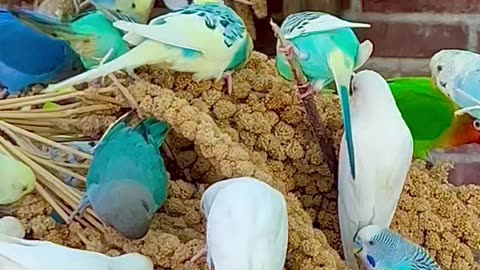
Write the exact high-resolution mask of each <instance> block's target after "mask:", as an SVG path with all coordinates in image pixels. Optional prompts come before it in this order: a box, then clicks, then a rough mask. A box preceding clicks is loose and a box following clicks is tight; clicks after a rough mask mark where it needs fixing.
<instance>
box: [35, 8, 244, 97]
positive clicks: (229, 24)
mask: <svg viewBox="0 0 480 270" xmlns="http://www.w3.org/2000/svg"><path fill="white" fill-rule="evenodd" d="M114 26H115V27H117V28H119V29H121V30H123V31H125V32H127V34H126V35H125V36H124V40H126V41H127V42H128V43H130V44H132V45H134V46H136V47H134V48H133V49H131V50H130V51H129V52H128V53H126V54H124V55H122V56H121V57H119V58H117V59H115V60H114V61H111V62H109V63H106V64H104V65H101V66H99V67H97V68H95V69H92V70H89V71H87V72H85V73H82V74H80V75H77V76H75V77H73V78H70V79H67V80H65V81H62V82H59V83H57V84H53V85H50V86H49V87H48V88H47V89H46V90H45V91H44V92H52V91H55V90H57V89H61V88H64V87H67V86H71V85H75V84H78V83H83V82H87V81H90V80H93V79H95V78H98V77H100V76H105V75H107V74H109V73H111V72H114V71H117V70H121V69H126V70H127V72H128V73H129V74H133V69H134V68H136V67H139V66H142V65H146V64H160V65H163V66H165V67H168V68H169V69H171V70H175V71H180V72H189V73H193V79H194V80H195V81H199V80H208V79H215V80H217V81H218V80H220V79H221V78H222V77H223V78H225V79H227V86H228V90H229V93H231V91H232V77H231V74H232V72H233V71H234V70H237V69H239V68H241V67H243V66H244V65H245V64H246V62H247V60H248V59H249V57H250V55H251V52H252V50H253V42H252V39H251V37H250V35H249V34H248V32H247V30H246V27H245V24H244V22H243V21H242V19H241V18H240V17H239V16H238V14H236V13H235V11H234V10H233V9H231V8H230V7H228V6H226V5H225V3H224V2H223V0H194V2H193V4H192V5H190V6H188V7H186V8H185V9H181V10H177V11H173V12H170V13H168V14H165V15H161V16H159V17H156V18H155V19H152V20H151V22H150V23H149V24H148V25H145V24H139V23H133V22H127V21H117V22H115V23H114Z"/></svg>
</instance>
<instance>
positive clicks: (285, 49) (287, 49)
mask: <svg viewBox="0 0 480 270" xmlns="http://www.w3.org/2000/svg"><path fill="white" fill-rule="evenodd" d="M278 51H279V52H281V53H283V54H284V55H285V58H287V59H288V60H292V58H293V53H294V51H293V46H292V44H287V45H285V46H283V45H280V46H279V47H278Z"/></svg>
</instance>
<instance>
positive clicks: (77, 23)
mask: <svg viewBox="0 0 480 270" xmlns="http://www.w3.org/2000/svg"><path fill="white" fill-rule="evenodd" d="M10 12H11V13H12V14H13V15H15V16H16V17H17V18H18V19H19V20H20V21H21V22H23V23H25V24H26V25H28V26H31V27H32V28H34V29H36V30H38V31H39V32H42V33H44V34H46V35H49V36H50V37H52V38H57V39H61V40H64V41H66V42H67V43H68V44H69V45H70V47H71V48H72V49H73V50H74V51H75V52H77V53H78V54H79V55H80V57H81V59H82V62H83V65H84V66H85V68H87V69H91V68H93V67H95V66H98V65H99V64H102V63H107V62H109V61H111V60H113V59H115V58H118V57H119V56H121V55H123V54H124V53H126V52H128V50H129V48H128V45H127V43H126V42H125V41H124V40H123V34H122V32H121V31H119V30H118V29H117V28H115V27H114V26H113V25H112V22H110V21H109V20H108V19H107V18H106V17H105V15H103V13H101V12H100V11H92V12H87V13H82V14H80V15H78V16H77V17H75V18H73V19H72V21H70V22H62V21H60V20H59V19H58V18H56V17H51V16H47V15H44V14H41V13H39V12H35V11H30V10H26V9H16V10H10Z"/></svg>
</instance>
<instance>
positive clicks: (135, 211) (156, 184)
mask: <svg viewBox="0 0 480 270" xmlns="http://www.w3.org/2000/svg"><path fill="white" fill-rule="evenodd" d="M131 118H132V117H131V115H127V117H125V119H120V120H119V121H117V123H115V124H114V125H112V126H111V128H109V130H107V132H106V134H105V135H104V137H103V138H102V139H101V140H100V143H99V144H98V145H97V146H96V148H95V152H94V155H93V160H92V163H91V165H90V169H89V171H88V174H87V191H86V194H85V196H84V197H83V199H82V201H81V202H80V205H79V206H78V207H77V209H76V210H75V211H74V212H73V213H72V215H71V217H73V216H75V215H76V214H77V213H79V212H83V210H84V209H85V208H86V207H87V206H89V205H91V206H92V208H93V210H94V211H95V213H96V214H97V215H98V216H99V217H100V219H101V220H102V221H103V222H104V223H106V224H108V225H111V226H112V227H113V228H115V229H116V230H117V231H118V232H119V233H120V234H122V235H123V236H125V237H126V238H129V239H139V238H142V237H143V236H145V234H146V233H147V232H148V230H149V227H150V221H151V218H152V215H153V214H154V213H155V212H156V211H157V210H158V209H159V208H160V207H161V206H162V205H163V203H164V202H165V201H166V199H167V185H168V173H167V171H166V168H165V163H164V161H163V158H162V156H161V154H160V149H159V147H160V146H161V145H162V144H163V142H164V141H165V138H166V136H167V134H168V131H169V128H168V125H167V124H166V123H165V122H159V121H158V120H156V119H154V118H147V119H145V120H143V121H142V122H140V123H139V124H137V125H136V126H134V127H130V126H128V125H127V122H129V121H131Z"/></svg>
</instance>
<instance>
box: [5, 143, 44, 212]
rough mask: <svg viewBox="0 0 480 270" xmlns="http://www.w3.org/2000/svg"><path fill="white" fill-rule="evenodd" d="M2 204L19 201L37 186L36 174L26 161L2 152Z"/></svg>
mask: <svg viewBox="0 0 480 270" xmlns="http://www.w3.org/2000/svg"><path fill="white" fill-rule="evenodd" d="M0 174H1V181H0V205H6V204H11V203H14V202H16V201H18V200H19V199H20V198H22V197H23V196H25V195H26V194H28V193H30V192H32V191H33V189H34V187H35V179H36V178H35V174H34V173H33V171H32V169H30V167H28V166H27V165H25V164H24V163H22V162H20V161H18V160H16V159H14V158H13V157H11V156H7V155H5V154H2V153H1V152H0Z"/></svg>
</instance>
